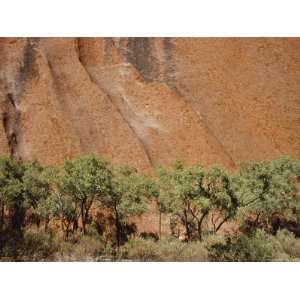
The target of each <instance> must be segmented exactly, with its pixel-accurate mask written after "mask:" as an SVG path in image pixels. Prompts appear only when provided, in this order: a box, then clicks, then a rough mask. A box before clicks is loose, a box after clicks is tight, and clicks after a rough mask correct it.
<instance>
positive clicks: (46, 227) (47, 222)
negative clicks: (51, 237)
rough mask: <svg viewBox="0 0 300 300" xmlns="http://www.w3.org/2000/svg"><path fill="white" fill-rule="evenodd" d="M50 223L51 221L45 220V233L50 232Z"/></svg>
mask: <svg viewBox="0 0 300 300" xmlns="http://www.w3.org/2000/svg"><path fill="white" fill-rule="evenodd" d="M49 222H50V220H49V219H46V220H45V227H44V230H45V232H47V231H48V224H49Z"/></svg>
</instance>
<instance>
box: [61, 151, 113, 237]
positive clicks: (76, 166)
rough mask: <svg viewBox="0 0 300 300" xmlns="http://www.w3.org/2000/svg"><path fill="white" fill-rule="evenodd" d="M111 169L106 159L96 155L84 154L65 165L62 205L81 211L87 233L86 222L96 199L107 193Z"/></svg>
mask: <svg viewBox="0 0 300 300" xmlns="http://www.w3.org/2000/svg"><path fill="white" fill-rule="evenodd" d="M110 181H111V171H110V169H109V165H108V163H107V162H106V161H104V160H102V159H99V158H97V157H95V156H84V157H81V158H77V159H74V160H70V161H67V162H66V163H65V166H64V176H63V178H62V183H61V185H60V189H61V191H62V193H61V194H62V195H63V200H62V199H60V203H62V204H63V205H62V207H64V208H65V207H66V208H67V209H68V211H70V212H72V214H73V215H74V213H73V211H72V209H71V207H72V208H73V206H74V205H73V203H71V202H72V201H74V203H75V208H74V209H75V210H79V211H80V216H81V221H82V229H83V232H84V233H86V223H87V222H89V211H90V208H91V206H92V204H93V203H94V201H95V200H100V199H101V197H103V196H105V195H107V193H108V187H109V183H110Z"/></svg>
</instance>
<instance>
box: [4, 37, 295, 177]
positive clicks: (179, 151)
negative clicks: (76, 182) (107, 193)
mask: <svg viewBox="0 0 300 300" xmlns="http://www.w3.org/2000/svg"><path fill="white" fill-rule="evenodd" d="M0 111H1V120H2V122H0V153H6V154H11V155H14V156H17V157H20V158H22V159H24V160H27V159H33V158H36V159H39V160H41V161H42V162H44V163H49V164H56V163H61V162H63V161H64V160H65V159H66V158H71V157H74V156H76V155H79V154H83V153H97V154H101V155H103V156H104V157H106V158H108V159H110V160H112V161H113V162H114V163H122V164H132V165H134V166H135V167H137V168H138V169H139V170H141V171H151V168H152V166H153V165H156V164H169V163H171V162H173V161H174V160H176V159H182V160H185V161H186V162H187V163H188V164H194V163H201V164H202V165H204V166H210V165H214V164H218V165H223V166H225V167H227V168H234V166H235V165H236V164H238V163H239V162H240V161H242V160H249V159H268V158H272V157H275V156H278V155H280V154H293V155H296V156H298V157H300V139H299V135H300V39H296V38H290V39H287V38H284V39H283V38H282V39H281V38H280V39H278V38H268V39H265V38H260V39H257V38H255V39H254V38H250V39H248V38H247V39H246V38H245V39H240V38H230V39H228V38H226V39H224V38H219V39H218V38H78V39H76V38H2V39H1V40H0Z"/></svg>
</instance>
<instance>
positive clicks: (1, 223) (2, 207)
mask: <svg viewBox="0 0 300 300" xmlns="http://www.w3.org/2000/svg"><path fill="white" fill-rule="evenodd" d="M3 226H4V204H1V217H0V231H2V230H3Z"/></svg>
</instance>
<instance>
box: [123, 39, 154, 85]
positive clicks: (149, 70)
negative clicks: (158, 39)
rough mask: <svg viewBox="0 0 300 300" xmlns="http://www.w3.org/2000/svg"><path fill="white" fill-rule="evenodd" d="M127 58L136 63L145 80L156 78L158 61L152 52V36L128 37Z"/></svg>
mask: <svg viewBox="0 0 300 300" xmlns="http://www.w3.org/2000/svg"><path fill="white" fill-rule="evenodd" d="M126 59H127V61H128V62H130V63H132V64H133V65H134V67H135V68H136V69H137V70H138V71H139V72H140V74H141V75H142V77H143V79H144V80H146V81H153V80H155V78H156V73H157V72H156V71H157V62H156V59H155V57H154V56H153V53H152V38H144V37H134V38H128V41H127V51H126Z"/></svg>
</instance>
